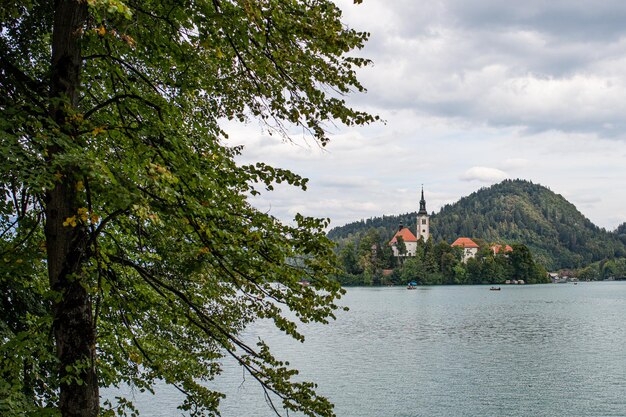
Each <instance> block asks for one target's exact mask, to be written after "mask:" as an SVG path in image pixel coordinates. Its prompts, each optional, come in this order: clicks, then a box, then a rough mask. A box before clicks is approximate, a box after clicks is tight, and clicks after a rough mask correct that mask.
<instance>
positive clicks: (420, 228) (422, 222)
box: [415, 185, 430, 242]
mask: <svg viewBox="0 0 626 417" xmlns="http://www.w3.org/2000/svg"><path fill="white" fill-rule="evenodd" d="M415 236H416V237H417V240H420V239H422V240H423V241H424V242H426V241H427V240H428V238H429V237H430V219H429V217H428V212H427V211H426V200H425V199H424V186H423V185H422V198H421V199H420V210H419V211H418V212H417V233H416V234H415Z"/></svg>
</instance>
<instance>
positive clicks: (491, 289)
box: [489, 287, 500, 291]
mask: <svg viewBox="0 0 626 417" xmlns="http://www.w3.org/2000/svg"><path fill="white" fill-rule="evenodd" d="M489 291H500V287H491V288H489Z"/></svg>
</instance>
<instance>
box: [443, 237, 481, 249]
mask: <svg viewBox="0 0 626 417" xmlns="http://www.w3.org/2000/svg"><path fill="white" fill-rule="evenodd" d="M450 246H460V247H462V248H477V247H478V245H477V244H476V242H474V241H473V240H472V239H470V238H469V237H460V238H458V239H457V240H455V241H454V243H453V244H452V245H450Z"/></svg>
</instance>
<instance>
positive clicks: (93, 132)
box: [91, 126, 106, 136]
mask: <svg viewBox="0 0 626 417" xmlns="http://www.w3.org/2000/svg"><path fill="white" fill-rule="evenodd" d="M102 132H106V129H105V128H104V127H103V126H99V127H96V128H94V130H92V131H91V134H92V135H94V136H97V135H98V134H100V133H102Z"/></svg>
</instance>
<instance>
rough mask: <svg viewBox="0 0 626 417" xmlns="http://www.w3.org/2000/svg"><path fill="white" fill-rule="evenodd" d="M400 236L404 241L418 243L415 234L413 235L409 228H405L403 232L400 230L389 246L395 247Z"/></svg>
mask: <svg viewBox="0 0 626 417" xmlns="http://www.w3.org/2000/svg"><path fill="white" fill-rule="evenodd" d="M398 236H402V239H403V240H404V241H405V242H417V238H416V237H415V235H414V234H413V233H411V231H410V230H409V228H408V227H403V228H402V229H401V230H398V231H397V232H396V234H395V235H394V236H393V239H391V241H390V242H389V244H390V245H393V244H394V243H396V242H397V241H398V239H396V238H397V237H398Z"/></svg>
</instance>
